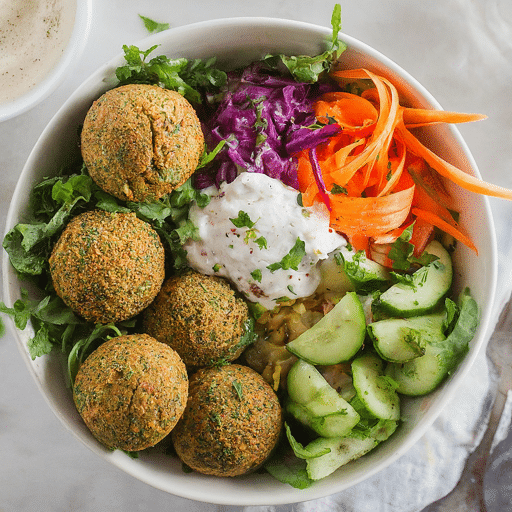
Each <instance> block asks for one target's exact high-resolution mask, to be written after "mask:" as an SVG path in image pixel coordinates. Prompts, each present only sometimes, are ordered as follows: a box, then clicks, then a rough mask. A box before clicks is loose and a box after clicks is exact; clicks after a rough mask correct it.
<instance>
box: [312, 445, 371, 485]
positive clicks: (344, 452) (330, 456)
mask: <svg viewBox="0 0 512 512" xmlns="http://www.w3.org/2000/svg"><path fill="white" fill-rule="evenodd" d="M377 444H379V442H378V441H376V440H375V439H372V438H371V437H366V438H364V439H361V438H357V437H342V438H339V437H336V438H331V439H326V438H323V437H319V438H318V439H315V440H314V441H311V443H309V444H308V445H307V448H308V449H310V450H312V451H316V452H320V450H326V449H329V450H330V451H329V452H328V453H326V454H324V455H321V456H319V457H315V458H311V459H306V471H307V473H308V476H309V478H311V480H320V479H321V478H324V477H326V476H327V475H330V474H331V473H333V472H334V471H336V470H337V469H338V468H339V467H341V466H344V465H345V464H347V463H348V462H350V461H352V460H355V459H358V458H359V457H362V456H363V455H365V454H366V453H368V452H369V451H370V450H372V449H373V448H375V446H377Z"/></svg>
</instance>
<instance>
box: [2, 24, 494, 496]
mask: <svg viewBox="0 0 512 512" xmlns="http://www.w3.org/2000/svg"><path fill="white" fill-rule="evenodd" d="M233 26H236V27H240V28H242V29H243V28H246V29H247V28H261V29H264V28H268V27H269V26H271V27H278V28H293V29H304V30H307V31H310V32H314V33H315V37H318V39H319V40H320V38H322V37H324V39H327V38H329V37H330V35H331V34H332V30H331V29H328V28H326V27H323V26H319V25H315V24H311V23H307V22H300V21H294V20H288V19H281V18H267V17H234V18H220V19H214V20H208V21H201V22H196V23H191V24H188V25H183V26H180V27H176V28H171V29H169V30H167V31H164V32H161V33H158V34H153V35H150V36H148V37H146V38H144V39H142V40H140V41H139V42H138V43H134V44H136V45H138V46H139V48H141V47H142V46H143V45H144V46H146V47H150V46H153V45H154V44H159V43H160V42H162V41H165V40H167V39H168V38H179V37H181V35H183V34H187V33H190V32H195V31H202V30H205V29H212V28H213V29H215V30H219V31H220V30H223V29H225V28H227V27H233ZM339 37H340V39H341V40H343V41H344V42H346V43H347V45H348V46H351V47H352V48H355V49H357V50H359V51H362V52H364V53H366V54H368V55H369V56H370V57H372V58H374V59H376V60H377V61H379V62H380V63H382V65H383V66H385V67H387V68H390V69H392V70H393V71H394V72H396V73H398V74H399V75H400V77H402V78H403V79H404V80H405V81H406V82H407V83H408V84H410V85H411V86H412V87H413V88H414V90H415V91H417V92H418V93H419V94H420V95H421V96H422V97H423V98H424V99H425V100H426V101H427V102H429V103H430V104H431V105H432V107H434V108H442V107H441V106H440V104H439V103H438V102H437V100H436V99H435V98H434V97H433V96H432V95H431V94H430V93H429V92H428V91H427V90H426V89H425V88H424V87H423V86H422V85H421V84H420V83H419V82H418V81H417V80H416V79H415V78H414V77H412V76H411V75H410V74H409V73H408V72H407V71H405V70H404V69H402V68H401V67H400V66H399V65H398V64H396V63H395V62H393V61H392V60H391V59H389V58H388V57H386V56H385V55H383V54H381V53H380V52H379V51H377V50H375V49H373V48H372V47H370V46H368V45H367V44H365V43H363V42H361V41H359V40H358V39H355V38H353V37H351V36H349V35H347V34H345V33H343V32H342V33H340V34H339ZM122 60H123V55H122V54H118V55H117V56H115V57H113V58H112V59H110V60H109V61H108V62H106V63H105V64H103V65H102V66H100V67H99V68H98V69H97V70H96V71H95V72H93V73H92V74H90V75H89V76H88V77H87V78H86V79H85V80H84V81H83V82H82V84H81V85H80V86H78V87H77V88H76V89H75V91H74V92H73V93H72V94H71V95H70V97H69V98H68V99H67V100H66V102H65V103H64V104H63V105H62V106H61V107H60V109H59V110H58V111H57V112H56V114H55V115H54V116H53V117H52V119H51V120H50V122H49V123H48V125H47V126H46V127H45V129H44V131H43V132H42V134H41V136H40V137H39V139H38V141H37V142H36V144H35V146H34V148H33V149H32V151H31V153H30V155H29V157H28V159H27V162H26V164H25V166H24V168H23V171H22V173H21V175H20V178H19V180H18V183H17V185H16V188H15V191H14V194H13V199H12V202H11V206H10V208H9V212H8V215H7V219H6V231H5V232H6V233H7V231H8V229H10V227H11V226H13V225H14V224H13V221H14V220H15V215H16V207H15V205H16V204H18V203H19V202H20V199H21V198H22V196H23V192H24V190H23V177H25V175H26V174H27V172H28V171H27V170H28V169H30V168H31V166H33V165H34V159H35V158H36V156H37V152H38V147H39V146H40V144H41V141H43V140H45V137H46V136H47V135H48V133H50V132H51V130H52V129H53V127H54V125H55V124H56V123H57V122H58V120H59V118H60V117H61V115H62V113H63V112H66V110H67V109H68V108H69V107H70V105H72V104H73V102H74V101H75V99H76V98H77V96H78V95H79V94H80V91H81V90H82V89H85V88H87V86H88V85H89V84H92V83H94V82H97V81H98V79H99V77H101V76H103V75H104V74H105V72H106V71H107V70H110V69H111V68H113V67H115V66H117V65H119V63H120V62H122ZM449 129H450V131H451V133H452V135H453V137H454V138H455V140H456V142H457V143H458V145H459V146H460V149H462V151H463V152H464V155H465V157H466V158H467V159H468V161H469V164H470V166H471V168H472V170H473V171H474V173H475V175H476V176H478V177H480V173H479V170H478V167H477V165H476V162H475V161H474V158H473V156H472V155H471V152H470V151H469V148H468V147H467V145H466V143H465V141H464V140H463V138H462V136H461V135H460V133H459V131H458V130H457V128H456V127H454V126H450V127H449ZM482 201H483V208H484V210H485V220H486V222H487V227H488V228H489V230H490V233H489V237H490V241H491V245H492V247H491V262H490V264H491V270H490V273H491V276H492V279H491V282H489V283H486V285H487V288H486V290H487V295H488V298H489V305H488V307H487V309H486V312H487V313H486V315H484V316H483V317H482V318H481V323H480V328H479V329H480V332H481V335H480V337H479V346H478V347H477V349H476V350H473V351H472V352H470V353H469V354H468V355H467V356H466V359H465V360H464V362H463V363H464V364H463V365H461V367H459V369H458V370H457V372H455V374H454V375H452V376H451V379H450V380H451V381H452V382H453V384H452V385H450V386H449V387H448V388H447V389H443V393H442V396H441V397H439V398H438V399H437V403H438V408H437V410H436V412H435V413H434V414H430V415H429V416H428V417H426V418H423V420H422V421H421V422H420V423H418V425H416V427H415V430H414V431H413V432H412V433H411V434H410V435H409V437H408V438H407V439H406V441H405V442H404V443H402V445H401V446H400V448H399V449H398V450H396V451H395V452H394V453H392V454H391V455H389V456H388V457H387V458H386V459H385V460H384V461H381V462H380V463H379V464H376V465H375V466H374V467H372V468H370V469H369V470H366V471H365V472H364V474H359V475H358V476H357V477H356V478H352V479H351V480H350V482H349V483H347V484H341V485H338V486H336V485H331V486H328V485H327V486H323V485H318V486H316V485H314V486H312V487H310V488H308V489H305V490H298V489H295V488H292V487H291V486H286V487H282V488H280V490H279V492H277V493H274V492H273V491H272V490H271V491H270V492H269V493H265V494H264V495H256V493H254V492H253V493H252V494H250V495H248V496H239V495H237V493H236V492H235V493H234V494H233V495H230V494H229V493H224V494H222V496H221V495H219V494H215V495H209V496H201V495H202V494H204V491H203V490H196V491H192V490H191V489H190V488H189V487H187V486H182V485H180V481H179V479H178V481H177V482H176V483H175V484H173V485H169V484H168V483H166V482H164V481H162V479H161V478H159V475H156V474H154V473H152V472H151V471H149V472H148V473H147V474H145V475H141V474H140V467H138V466H137V464H138V463H139V462H138V461H133V460H132V459H129V458H128V457H127V456H126V455H125V454H122V453H119V451H117V452H109V451H107V450H105V449H103V447H102V446H100V445H99V443H97V442H96V440H94V439H93V438H92V436H89V437H86V436H84V435H82V434H81V432H79V431H77V429H76V428H74V424H73V422H72V421H70V419H69V418H68V417H67V416H66V415H65V414H64V413H63V412H62V411H61V410H59V409H58V407H56V404H55V403H52V401H51V400H50V398H49V396H48V394H47V393H45V390H44V387H43V385H42V383H41V382H40V381H39V379H38V378H37V375H36V374H35V371H34V369H33V366H32V361H31V360H30V357H29V355H28V352H27V350H26V348H25V346H24V344H23V342H22V340H21V339H20V337H19V333H18V332H17V331H16V329H15V328H14V325H13V322H12V321H11V322H10V323H11V327H12V328H13V332H14V334H15V337H16V339H17V345H18V348H19V350H20V352H21V354H22V357H23V358H24V360H25V362H26V364H27V366H28V368H29V371H30V373H31V374H32V377H33V378H34V379H35V381H36V384H37V386H38V387H39V390H40V391H41V393H42V395H43V397H44V399H45V400H46V401H47V403H48V405H49V406H50V408H51V409H52V411H53V412H54V414H55V415H56V416H57V417H58V418H59V420H60V421H61V423H62V424H63V425H64V426H65V427H66V428H67V429H68V430H70V431H71V432H72V434H73V435H74V436H75V437H76V438H78V439H79V440H80V441H81V442H82V443H83V444H85V445H86V446H87V447H88V448H89V449H91V450H92V451H93V452H94V453H96V454H97V455H100V456H101V457H102V458H103V459H106V460H108V461H109V462H111V463H112V464H113V465H114V466H116V467H118V468H120V469H122V470H123V471H124V472H126V473H128V474H130V475H131V476H134V477H135V478H137V479H139V480H141V481H143V482H145V483H147V484H148V485H151V486H152V487H155V488H158V489H160V490H163V491H166V492H168V493H170V494H173V495H176V496H180V497H183V498H187V499H192V500H196V501H203V502H207V503H213V504H219V505H238V506H250V505H282V504H290V503H297V502H302V501H310V500H313V499H318V498H322V497H325V496H328V495H332V494H334V493H337V492H341V491H343V490H346V489H348V488H349V487H352V486H354V485H356V484H358V483H360V482H362V481H363V480H366V479H368V478H370V477H372V476H374V475H375V474H377V473H378V472H380V471H382V470H383V469H385V468H386V467H388V466H389V465H390V464H392V463H393V462H395V461H396V460H397V459H398V458H400V457H401V456H402V455H403V454H405V453H406V452H407V451H409V450H410V448H411V447H412V446H413V445H414V444H415V443H416V442H417V441H418V440H419V439H420V438H421V437H422V436H423V435H424V434H425V432H426V431H427V429H428V428H429V427H430V426H431V425H432V423H433V422H434V421H435V420H436V418H437V417H438V416H439V415H440V414H441V412H442V410H443V409H444V408H445V407H446V405H447V403H448V402H449V401H450V400H451V398H452V397H453V396H454V394H455V393H456V391H457V388H458V387H459V385H460V383H461V381H462V380H463V378H464V377H465V376H466V375H467V374H468V373H469V371H470V368H471V366H472V365H473V363H474V361H475V359H476V358H477V356H478V355H479V353H480V352H481V351H482V349H483V347H484V346H485V344H486V341H487V339H488V336H487V332H488V330H489V327H490V319H491V314H490V311H491V310H492V303H493V302H494V299H495V291H496V282H497V243H496V234H495V230H494V223H493V219H492V213H491V209H490V205H489V200H488V198H487V197H482ZM9 267H10V263H9V258H8V256H7V254H6V252H5V251H4V255H3V261H2V271H3V275H4V283H3V290H4V298H5V301H6V304H7V305H8V306H12V304H8V301H11V296H10V288H9V287H10V283H9V280H8V277H7V276H8V275H9ZM360 473H361V472H360ZM198 476H199V479H200V480H201V479H204V477H203V475H198ZM187 478H190V475H188V476H187ZM242 478H245V477H242ZM280 485H281V486H285V484H280ZM201 487H203V486H201ZM326 487H327V488H326Z"/></svg>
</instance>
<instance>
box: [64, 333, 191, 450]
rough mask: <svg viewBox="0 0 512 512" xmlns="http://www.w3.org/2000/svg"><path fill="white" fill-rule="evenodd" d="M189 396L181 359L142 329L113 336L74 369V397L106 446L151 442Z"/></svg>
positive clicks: (160, 436) (171, 424)
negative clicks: (137, 332)
mask: <svg viewBox="0 0 512 512" xmlns="http://www.w3.org/2000/svg"><path fill="white" fill-rule="evenodd" d="M187 396H188V376H187V370H186V367H185V364H184V363H183V361H182V360H181V358H180V357H179V355H178V354H177V353H176V352H175V351H174V350H172V349H171V348H170V347H169V346H168V345H165V344H164V343H160V342H158V341H156V340H155V339H153V338H151V337H150V336H148V335H146V334H132V335H126V336H118V337H116V338H112V339H110V340H108V341H106V342H105V343H103V344H102V345H100V346H99V347H98V348H97V349H96V350H95V351H94V352H92V354H91V355H90V356H89V357H88V358H87V359H86V360H85V361H84V363H83V364H82V365H81V366H80V369H79V370H78V373H77V376H76V379H75V382H74V386H73V399H74V402H75V405H76V408H77V410H78V412H79V413H80V415H81V416H82V418H83V420H84V422H85V424H86V425H87V427H88V428H89V430H90V431H91V432H92V434H93V435H94V436H95V437H96V438H97V439H98V440H99V441H100V442H101V443H103V444H104V445H105V446H106V447H108V448H110V449H116V448H119V449H122V450H128V451H137V450H143V449H144V448H148V447H150V446H154V445H155V444H156V443H158V442H159V441H160V440H162V439H163V438H164V437H165V436H167V435H168V434H169V432H170V431H171V430H172V429H173V427H174V426H175V425H176V423H177V421H178V419H179V418H180V417H181V415H182V413H183V411H184V409H185V405H186V402H187Z"/></svg>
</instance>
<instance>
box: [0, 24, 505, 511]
mask: <svg viewBox="0 0 512 512" xmlns="http://www.w3.org/2000/svg"><path fill="white" fill-rule="evenodd" d="M330 36H331V30H330V29H328V28H323V27H319V26H313V25H309V24H305V23H299V22H293V21H284V20H277V19H266V18H240V19H236V18H233V19H225V20H218V21H209V22H202V23H197V24H193V25H190V26H184V27H180V28H175V29H172V30H169V31H166V32H162V33H160V34H156V35H153V36H151V37H149V38H147V39H146V40H144V41H143V42H140V43H139V44H138V45H139V47H140V48H141V49H147V48H149V47H150V46H152V45H153V44H160V47H159V48H158V50H157V51H158V53H159V54H160V53H164V54H166V55H168V56H171V57H179V56H185V57H188V58H196V57H200V58H207V57H210V56H213V55H215V56H217V58H218V61H219V63H220V64H224V65H228V66H233V65H235V64H244V63H248V62H249V61H250V60H251V59H256V58H259V57H261V56H262V55H264V54H265V53H267V52H282V53H287V54H316V53H319V52H320V51H323V50H324V49H325V46H326V44H327V43H326V41H328V40H329V38H330ZM342 39H344V41H345V42H346V43H347V45H348V50H347V51H345V53H343V54H342V56H341V61H342V62H343V63H345V64H346V66H347V67H361V66H364V67H368V68H370V69H372V70H374V71H377V72H379V73H381V74H384V75H386V76H388V77H390V78H391V79H392V80H393V82H394V83H395V84H397V86H398V88H399V90H400V93H401V94H402V96H403V97H404V98H406V99H407V101H408V102H409V103H410V104H411V105H413V106H423V107H427V108H430V107H433V108H440V106H439V104H438V103H437V102H436V100H435V99H434V98H433V97H432V96H431V95H430V94H429V93H428V92H427V91H426V90H425V89H424V88H423V87H422V86H421V85H420V84H419V83H418V82H417V81H416V80H415V79H414V78H412V77H411V76H410V75H409V74H407V73H406V72H405V71H404V70H402V69H400V68H399V67H398V66H397V65H396V64H394V63H393V62H392V61H390V60H389V59H387V58H386V57H384V56H383V55H381V54H379V53H378V52H377V51H375V50H373V49H371V48H369V47H368V46H366V45H365V44H363V43H361V42H359V41H357V40H354V39H353V38H350V37H347V36H343V37H342ZM122 62H123V58H122V56H119V58H116V59H114V60H112V61H111V62H109V63H108V64H106V65H104V66H103V67H101V68H100V69H99V70H98V71H97V72H96V73H94V74H93V75H92V76H91V77H90V78H89V79H88V80H87V81H86V82H85V83H84V84H83V85H82V86H81V87H79V88H78V89H77V90H76V91H75V93H74V94H73V95H72V96H71V97H70V98H69V100H68V101H67V102H66V103H65V104H64V105H63V107H62V108H61V109H60V110H59V111H58V112H57V114H56V115H55V117H54V118H53V119H52V121H51V122H50V123H49V125H48V126H47V127H46V129H45V130H44V132H43V134H42V135H41V137H40V139H39V141H38V142H37V144H36V145H35V147H34V149H33V151H32V153H31V155H30V157H29V159H28V161H27V163H26V165H25V168H24V169H23V172H22V174H21V177H20V180H19V183H18V185H17V187H16V190H15V193H14V197H13V200H12V205H11V209H10V211H9V215H8V219H7V228H10V227H12V226H14V225H15V224H16V223H17V222H18V221H19V220H20V219H22V218H23V212H24V210H25V208H26V205H27V198H28V193H29V190H30V189H31V187H32V185H33V184H34V183H35V182H36V181H38V180H39V179H40V178H41V177H42V176H45V175H47V174H48V173H51V172H53V170H54V169H58V168H59V166H60V164H61V163H63V162H65V161H66V160H68V159H69V157H70V151H71V148H74V147H76V142H77V140H76V139H77V133H78V127H79V125H80V123H81V122H82V120H83V119H84V116H85V114H86V111H87V110H88V108H89V106H90V105H91V102H92V101H93V100H94V99H95V98H97V97H99V96H100V95H101V94H102V93H103V92H104V91H105V90H106V89H107V87H108V83H110V84H112V81H111V77H112V74H113V72H114V69H115V68H116V67H117V66H118V65H120V64H121V63H122ZM429 133H430V136H429V142H430V144H431V145H432V146H433V148H434V149H435V150H436V151H437V152H438V153H439V154H440V155H441V156H443V157H445V158H447V159H448V160H450V161H451V162H452V163H454V164H455V165H457V166H459V167H461V168H462V169H464V170H465V171H467V172H469V173H470V174H474V175H477V176H479V173H478V171H477V169H476V165H475V162H474V160H473V158H472V156H471V154H470V152H469V150H468V148H467V147H466V144H465V143H464V141H463V140H462V138H461V137H460V135H459V133H458V131H457V130H456V129H453V128H452V127H441V128H435V129H432V130H430V132H429ZM454 194H455V195H456V197H457V200H458V201H459V203H460V205H461V208H462V211H463V215H462V219H463V224H464V225H465V227H466V229H467V230H468V232H469V234H470V236H471V237H472V238H473V240H474V241H475V243H476V245H477V246H478V247H479V249H480V253H479V255H478V257H477V256H475V254H474V253H473V252H471V251H470V250H468V249H466V248H465V247H463V246H461V244H459V247H458V249H457V252H456V255H455V265H456V269H457V272H456V282H457V289H460V288H461V287H462V286H469V287H470V289H471V292H472V294H473V296H474V297H475V299H476V300H477V302H478V304H479V305H480V306H481V308H482V314H481V322H480V327H479V329H478V332H477V334H476V337H475V338H474V340H473V341H472V343H471V349H470V352H469V354H468V355H467V357H466V358H465V360H464V361H463V363H462V364H461V365H460V367H459V368H458V370H457V371H456V372H455V373H454V374H453V375H452V376H451V377H450V379H449V380H448V381H447V382H445V384H444V385H443V386H442V387H441V388H440V389H438V390H437V391H436V392H434V393H432V394H431V395H429V396H426V397H424V398H418V399H414V400H405V401H404V405H403V415H404V418H405V421H404V422H403V424H402V425H401V426H400V427H399V429H398V430H397V432H396V433H395V434H394V435H393V436H392V437H391V438H390V439H389V440H387V441H386V442H385V443H383V444H382V445H380V446H379V447H377V448H376V449H375V450H374V451H372V452H370V453H369V454H368V455H366V456H364V457H363V458H361V459H359V460H357V461H355V462H353V463H350V464H349V465H347V466H345V467H343V468H340V469H339V470H338V471H336V472H335V473H334V474H332V475H330V476H329V477H327V478H325V479H324V480H321V481H319V482H317V483H316V484H314V485H313V486H312V487H310V488H309V489H306V490H297V489H294V488H292V487H290V486H288V485H284V484H281V483H279V482H277V481H276V480H274V479H273V478H272V477H271V476H270V475H267V474H257V475H250V476H246V477H239V478H230V479H218V478H214V477H208V476H203V475H199V474H189V473H184V472H183V471H182V468H181V463H180V462H179V461H178V460H177V459H172V458H169V457H160V456H156V457H151V456H147V455H145V454H142V455H141V458H140V459H138V460H134V459H131V458H130V457H128V456H127V455H126V454H124V453H123V452H121V451H114V452H111V451H108V450H106V449H105V448H104V447H103V446H101V445H100V444H99V443H98V442H97V441H96V440H95V439H94V438H93V437H92V435H91V434H90V433H89V431H88V430H87V428H86V426H85V425H84V423H83V422H82V420H81V418H80V417H79V415H78V413H77V412H76V409H75V407H74V404H73V400H72V397H71V393H70V390H69V389H68V388H66V385H65V382H64V376H63V375H64V373H63V371H62V368H61V365H62V362H61V360H60V359H59V357H58V356H57V354H52V355H51V356H50V357H42V358H38V359H36V360H35V361H32V360H31V359H30V357H29V355H28V352H27V348H26V343H27V339H28V337H29V334H30V333H29V332H18V333H17V339H18V343H19V348H20V351H21V354H22V355H23V357H24V359H25V361H26V363H27V367H28V369H29V372H30V374H31V375H32V378H34V379H35V381H36V383H37V384H38V386H39V388H40V390H41V392H42V393H43V395H44V397H45V398H46V400H47V401H48V404H49V405H50V407H51V408H52V409H53V411H54V412H55V414H56V415H57V416H58V418H59V419H60V420H61V421H62V423H63V424H64V425H65V426H66V427H67V428H68V429H70V430H71V431H72V432H73V433H74V434H75V435H76V437H77V438H78V439H79V440H80V441H81V442H83V443H84V444H85V445H87V446H88V447H89V448H90V449H91V450H93V451H94V452H95V453H97V454H98V455H100V456H101V457H103V458H105V459H106V460H108V461H110V462H111V463H112V464H114V465H115V466H117V467H119V468H121V469H122V470H124V471H126V472H127V473H129V474H131V475H133V476H134V477H136V478H138V479H140V480H142V481H144V482H146V483H148V484H150V485H152V486H154V487H156V488H158V489H161V490H164V491H167V492H169V493H172V494H174V495H178V496H182V497H185V498H190V499H194V500H199V501H205V502H210V503H218V504H226V505H263V504H266V505H269V504H284V503H293V502H299V501H306V500H311V499H315V498H319V497H322V496H326V495H330V494H333V493H336V492H338V491H341V490H343V489H346V488H348V487H350V486H352V485H354V484H356V483H358V482H361V481H362V480H364V479H366V478H368V477H370V476H372V475H374V474H375V473H377V472H379V471H382V470H383V469H384V468H385V467H386V466H388V465H389V464H390V463H392V462H393V461H395V460H397V459H398V458H399V457H400V456H401V455H403V454H404V453H405V452H406V451H407V450H408V449H409V448H410V447H411V446H412V445H413V444H414V443H415V442H416V441H417V440H418V439H419V438H420V437H421V436H422V435H423V434H424V433H425V431H426V430H427V428H428V427H429V426H430V425H431V424H432V423H433V421H434V420H435V418H436V417H437V416H438V415H439V413H440V412H441V410H442V409H443V407H444V406H445V405H446V404H447V402H448V400H449V399H450V398H452V396H453V395H454V392H455V390H456V389H457V386H458V385H459V383H460V382H461V380H462V379H463V377H464V376H465V375H466V374H467V373H468V372H469V370H470V368H471V366H472V364H473V362H474V361H475V358H476V357H477V353H478V352H479V351H480V349H482V347H483V346H484V344H485V341H486V339H485V332H486V330H487V327H488V324H489V319H490V313H491V309H492V303H493V296H494V290H495V283H496V269H497V259H496V254H497V251H496V241H495V237H494V228H493V223H492V218H491V213H490V209H489V205H488V202H487V200H486V198H483V197H481V196H475V195H472V194H469V193H466V192H464V191H461V190H454ZM3 270H4V276H5V283H4V296H5V301H6V302H8V303H13V302H14V301H15V300H16V299H17V298H18V297H19V295H20V283H19V282H18V280H17V278H16V275H15V273H14V272H13V270H12V269H11V268H10V265H9V263H8V260H7V258H6V257H5V256H4V261H3Z"/></svg>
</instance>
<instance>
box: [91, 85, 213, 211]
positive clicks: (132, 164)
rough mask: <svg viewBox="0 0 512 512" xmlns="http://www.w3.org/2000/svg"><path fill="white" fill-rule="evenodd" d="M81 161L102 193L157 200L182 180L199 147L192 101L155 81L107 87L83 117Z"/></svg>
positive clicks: (190, 169) (190, 170)
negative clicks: (153, 82)
mask: <svg viewBox="0 0 512 512" xmlns="http://www.w3.org/2000/svg"><path fill="white" fill-rule="evenodd" d="M81 148H82V156H83V159H84V163H85V165H86V167H87V169H88V171H89V174H90V176H91V177H92V179H93V180H94V181H95V182H96V184H97V185H98V186H99V187H101V188H102V189H103V190H104V191H105V192H108V193H109V194H112V195H113V196H115V197H117V198H119V199H122V200H124V201H127V200H129V201H151V200H155V199H159V198H160V197H162V196H163V195H165V194H168V193H169V192H171V191H172V190H174V189H175V188H178V187H179V186H180V185H182V184H183V183H185V181H187V179H188V178H189V177H190V176H191V175H192V173H193V172H194V171H195V169H196V167H197V165H198V163H199V158H200V157H201V155H202V153H203V150H204V135H203V132H202V129H201V124H200V122H199V119H198V117H197V114H196V112H195V110H194V108H193V107H192V105H191V104H190V103H189V102H188V101H187V100H186V99H185V98H184V97H183V96H182V95H181V94H179V93H178V92H176V91H171V90H168V89H163V88H162V87H159V86H157V85H147V84H129V85H123V86H120V87H117V88H115V89H111V90H109V91H107V92H106V93H105V94H103V96H101V97H100V98H99V99H98V100H96V101H95V102H94V103H93V104H92V106H91V108H90V109H89V111H88V112H87V115H86V117H85V120H84V125H83V129H82V135H81Z"/></svg>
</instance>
